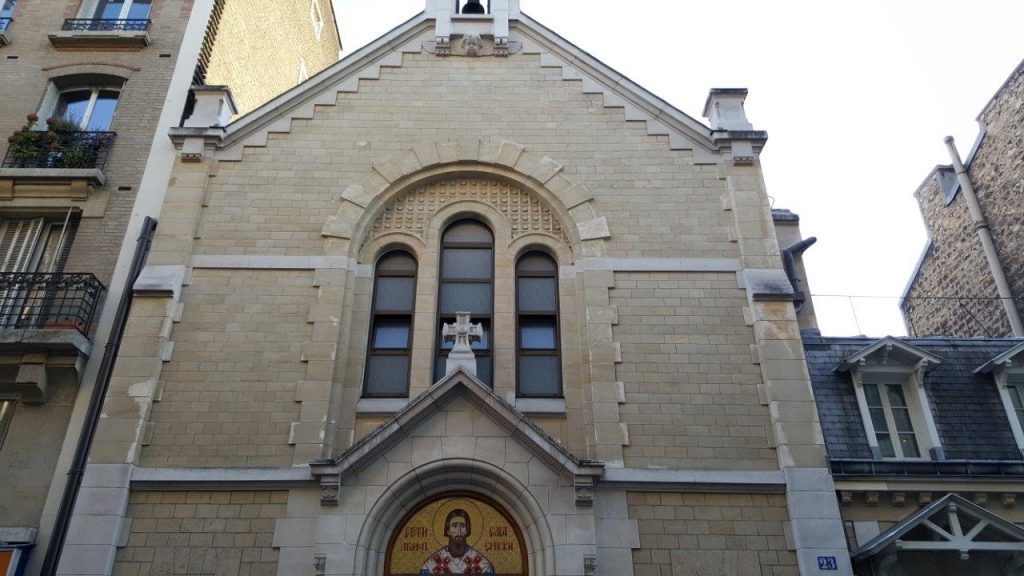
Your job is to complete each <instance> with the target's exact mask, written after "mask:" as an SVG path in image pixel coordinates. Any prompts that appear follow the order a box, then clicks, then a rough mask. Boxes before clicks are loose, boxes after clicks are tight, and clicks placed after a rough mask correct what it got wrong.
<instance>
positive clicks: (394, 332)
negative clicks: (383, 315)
mask: <svg viewBox="0 0 1024 576" xmlns="http://www.w3.org/2000/svg"><path fill="white" fill-rule="evenodd" d="M373 347H374V348H376V349H378V350H405V349H407V348H409V321H408V320H405V319H401V320H399V319H390V318H389V319H380V320H377V322H376V325H375V326H374V327H373Z"/></svg>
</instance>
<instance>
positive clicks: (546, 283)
mask: <svg viewBox="0 0 1024 576" xmlns="http://www.w3.org/2000/svg"><path fill="white" fill-rule="evenodd" d="M516 332H517V334H516V374H517V377H516V387H517V389H516V393H517V395H518V396H545V397H561V396H562V363H561V358H560V357H559V356H560V355H559V349H560V348H561V347H560V346H559V336H558V334H559V331H558V265H557V264H556V263H555V260H554V259H553V258H551V256H548V255H547V254H545V253H543V252H536V251H535V252H527V253H526V254H523V255H522V256H521V257H520V258H519V261H518V262H516Z"/></svg>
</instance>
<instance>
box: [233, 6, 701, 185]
mask: <svg viewBox="0 0 1024 576" xmlns="http://www.w3.org/2000/svg"><path fill="white" fill-rule="evenodd" d="M432 29H433V21H432V20H430V19H427V18H426V16H424V15H423V14H420V15H419V16H418V17H415V18H413V19H411V20H409V21H408V22H406V23H405V24H403V25H401V26H399V27H398V28H395V29H394V30H392V31H391V32H389V33H388V34H386V35H384V36H382V37H381V38H379V39H377V40H376V41H375V42H373V43H371V44H369V45H367V46H366V47H364V48H363V49H362V50H360V51H359V52H356V53H355V54H353V55H352V56H350V57H348V58H346V59H345V60H342V61H341V62H339V63H337V64H335V65H334V66H332V67H331V68H328V69H327V70H325V71H323V72H321V73H320V74H317V75H316V76H314V77H313V78H312V79H311V80H309V81H307V82H305V83H303V84H301V85H299V86H297V87H295V88H293V89H292V90H290V91H288V92H285V93H284V94H282V95H281V96H279V97H277V98H275V99H274V100H271V101H270V102H268V103H267V104H265V105H263V106H261V107H260V108H258V109H257V110H255V111H254V112H252V113H250V114H248V115H246V116H244V117H242V118H241V119H239V120H238V121H236V122H234V123H232V124H231V125H230V126H229V127H228V135H227V136H226V137H225V138H224V140H223V142H222V143H221V144H220V145H219V147H218V151H217V156H216V158H217V160H221V161H229V162H237V161H241V160H242V158H243V157H244V153H245V148H247V147H265V146H266V145H267V139H268V136H269V134H270V133H272V132H273V133H281V134H287V133H289V132H291V125H292V121H293V120H311V119H312V118H313V116H314V114H315V111H316V106H336V105H337V101H338V94H339V93H352V92H358V91H359V82H360V80H378V79H380V73H381V69H382V68H400V67H402V65H403V58H404V54H419V53H421V52H422V51H423V45H422V43H423V36H424V35H427V36H429V35H430V33H431V31H432ZM513 31H515V32H517V33H519V34H521V35H522V36H523V40H522V45H523V49H522V53H523V54H537V55H539V56H540V66H541V68H560V69H561V70H562V80H563V81H572V82H581V83H582V84H581V87H582V90H583V93H584V94H600V95H602V97H603V104H604V107H605V108H622V109H623V112H624V119H625V120H626V121H627V122H646V125H647V134H649V135H651V136H667V137H668V140H669V149H670V150H678V151H685V150H689V151H691V153H692V155H693V156H692V158H693V162H694V163H695V164H719V163H720V162H721V155H720V154H719V153H718V152H717V151H718V149H719V146H718V145H716V144H715V143H714V142H713V141H712V138H711V130H710V129H709V128H708V127H706V126H704V125H703V124H702V123H701V122H699V121H698V120H695V119H694V118H692V117H690V116H688V115H687V114H685V113H683V112H681V111H680V110H678V109H677V108H675V107H674V106H672V105H671V104H669V103H667V102H665V101H664V100H661V99H660V98H658V97H657V96H655V95H654V94H652V93H651V92H648V91H647V90H645V89H644V88H643V87H641V86H640V85H638V84H636V83H635V82H633V81H632V80H630V79H628V78H626V77H625V76H623V75H622V74H619V73H618V72H616V71H615V70H613V69H612V68H610V67H608V66H606V65H605V64H603V63H601V62H600V61H598V60H596V59H595V58H593V57H591V56H589V55H588V54H586V53H585V52H584V51H582V50H580V49H579V48H577V47H576V46H574V45H572V44H571V43H569V42H568V41H566V40H564V39H563V38H561V37H559V36H558V35H557V34H555V33H554V32H552V31H550V30H548V29H546V28H544V27H543V26H542V25H540V24H539V23H537V22H536V21H534V20H532V19H530V18H528V17H526V16H521V19H520V20H519V21H516V22H514V26H513ZM413 155H414V156H416V157H417V159H418V160H419V161H420V162H421V163H433V162H432V159H431V158H429V157H427V158H424V157H422V156H419V154H417V153H416V152H414V153H413ZM502 163H504V162H502ZM382 168H383V169H387V170H389V171H391V174H392V175H394V171H395V170H396V169H397V170H402V166H401V164H399V165H398V166H387V167H382ZM550 168H552V169H553V168H555V167H554V166H552V167H550ZM555 171H557V170H555ZM538 180H541V181H542V182H543V181H544V179H543V174H538Z"/></svg>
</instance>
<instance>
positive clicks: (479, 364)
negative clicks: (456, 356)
mask: <svg viewBox="0 0 1024 576" xmlns="http://www.w3.org/2000/svg"><path fill="white" fill-rule="evenodd" d="M447 360H448V357H447V356H438V357H437V360H436V361H435V362H434V382H435V383H436V382H437V381H439V380H440V379H441V378H444V377H445V374H446V373H445V367H446V365H447ZM476 377H477V378H478V379H480V381H481V382H483V383H484V384H487V385H488V386H490V385H491V357H490V356H481V355H477V357H476Z"/></svg>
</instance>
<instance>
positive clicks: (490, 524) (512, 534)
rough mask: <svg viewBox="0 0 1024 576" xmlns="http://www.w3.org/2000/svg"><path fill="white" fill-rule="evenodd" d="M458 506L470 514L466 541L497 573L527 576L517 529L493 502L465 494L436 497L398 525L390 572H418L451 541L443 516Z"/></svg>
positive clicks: (395, 574)
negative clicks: (469, 531)
mask: <svg viewBox="0 0 1024 576" xmlns="http://www.w3.org/2000/svg"><path fill="white" fill-rule="evenodd" d="M456 508H462V509H463V510H465V511H466V512H468V513H469V523H470V527H471V533H470V535H469V537H468V538H466V542H467V543H468V544H469V545H470V546H472V547H473V548H475V549H476V551H477V552H479V553H481V554H483V555H484V556H485V557H486V558H487V560H488V561H490V563H491V565H492V566H494V569H495V571H496V572H497V573H498V574H523V575H525V572H524V567H523V554H522V548H521V546H522V544H521V542H520V540H519V538H518V536H517V531H516V528H515V527H514V526H513V525H512V524H510V523H509V522H508V520H506V519H505V516H504V515H502V513H501V512H499V511H498V510H497V509H495V508H494V507H493V506H491V505H490V504H487V503H486V502H483V501H480V500H477V499H476V498H466V497H454V498H442V499H440V500H435V501H434V502H431V503H430V504H427V505H426V506H424V507H423V508H420V510H419V511H417V512H416V513H415V514H413V515H412V516H411V517H410V518H409V520H408V521H407V522H406V523H405V524H404V525H402V526H399V528H398V532H397V537H396V538H395V539H394V543H393V544H392V548H391V550H390V552H391V554H390V558H391V560H390V565H389V567H388V573H389V574H391V575H393V576H399V575H402V576H404V575H407V574H418V573H419V571H420V568H422V567H423V564H424V562H426V560H427V558H429V557H430V556H431V555H432V554H434V552H436V551H437V550H439V549H440V548H441V547H443V546H446V545H447V544H448V537H447V536H445V535H444V519H445V517H446V516H448V513H449V512H451V511H452V510H454V509H456Z"/></svg>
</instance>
